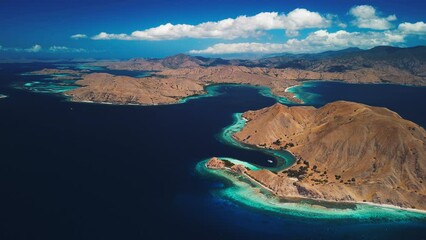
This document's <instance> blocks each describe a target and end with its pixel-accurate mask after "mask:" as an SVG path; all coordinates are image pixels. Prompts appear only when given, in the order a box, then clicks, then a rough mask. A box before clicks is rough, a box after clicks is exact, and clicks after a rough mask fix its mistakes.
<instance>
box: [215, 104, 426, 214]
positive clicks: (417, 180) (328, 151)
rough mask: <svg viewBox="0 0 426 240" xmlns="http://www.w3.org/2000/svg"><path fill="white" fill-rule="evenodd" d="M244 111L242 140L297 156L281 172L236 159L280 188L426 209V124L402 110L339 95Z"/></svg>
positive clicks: (291, 193)
mask: <svg viewBox="0 0 426 240" xmlns="http://www.w3.org/2000/svg"><path fill="white" fill-rule="evenodd" d="M243 117H244V118H245V119H247V123H246V125H245V126H244V128H243V129H242V130H241V131H240V132H238V133H236V134H235V135H234V138H235V139H236V140H238V141H240V142H242V143H245V144H249V145H253V146H256V147H259V148H268V149H276V150H283V149H286V150H288V151H290V152H291V153H292V154H293V155H294V156H295V157H296V162H295V163H294V165H292V166H291V167H290V168H288V169H285V170H283V171H280V172H272V171H269V170H266V169H262V170H255V171H253V170H248V169H244V167H243V166H238V167H237V166H233V168H234V169H235V170H234V171H235V172H239V173H243V174H246V175H247V176H248V177H250V178H251V179H254V180H255V181H257V182H258V183H260V184H261V185H262V186H264V187H265V188H267V189H269V190H270V191H271V192H273V193H274V194H275V195H277V196H279V197H286V198H310V199H317V200H327V201H337V202H361V203H362V202H367V203H368V202H370V203H376V204H388V205H394V206H398V207H403V208H410V209H421V210H426V131H425V130H424V129H423V128H422V127H420V126H418V125H417V124H415V123H413V122H410V121H408V120H405V119H403V118H401V117H400V116H399V115H398V114H397V113H395V112H392V111H390V110H388V109H386V108H379V107H371V106H367V105H363V104H359V103H353V102H346V101H338V102H333V103H330V104H327V105H325V106H324V107H321V108H319V109H316V108H314V107H307V106H297V107H287V106H284V105H281V104H279V103H277V104H275V105H273V106H271V107H268V108H264V109H260V110H257V111H248V112H246V113H244V114H243ZM221 162H222V160H220V159H217V158H213V159H211V160H210V161H209V162H208V163H207V166H208V167H210V168H216V169H217V168H219V169H220V168H225V164H224V163H221Z"/></svg>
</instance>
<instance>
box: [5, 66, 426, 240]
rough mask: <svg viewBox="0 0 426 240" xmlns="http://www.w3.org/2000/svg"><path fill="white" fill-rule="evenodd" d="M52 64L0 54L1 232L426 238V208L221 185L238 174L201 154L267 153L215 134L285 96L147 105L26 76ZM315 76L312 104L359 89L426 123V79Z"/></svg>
mask: <svg viewBox="0 0 426 240" xmlns="http://www.w3.org/2000/svg"><path fill="white" fill-rule="evenodd" d="M44 67H49V64H0V94H5V95H7V96H8V97H7V98H3V99H0V239H43V240H47V239H55V240H57V239H103V240H104V239H425V238H426V220H419V219H415V220H401V221H386V220H384V221H380V220H371V221H369V220H354V219H347V220H345V219H339V220H337V219H334V220H333V219H325V220H319V219H310V218H306V217H304V218H302V217H293V216H287V215H280V214H272V213H269V212H265V211H261V210H259V209H253V208H248V207H245V206H242V205H240V204H238V203H236V202H233V201H230V200H227V199H224V198H221V197H220V196H218V195H216V194H212V192H214V191H215V190H216V189H221V188H226V187H227V186H228V185H229V184H230V183H229V182H224V181H221V180H219V179H214V178H205V177H201V176H199V175H198V174H197V173H196V172H195V166H196V164H197V163H198V162H199V161H201V160H203V159H206V158H209V157H212V156H227V157H232V158H237V159H244V160H245V161H249V162H252V163H256V164H259V165H264V166H266V165H267V159H268V156H266V155H264V154H262V153H261V152H256V151H249V150H244V149H240V148H235V147H232V146H230V145H227V144H223V143H222V142H221V141H219V139H218V138H217V135H218V133H220V132H221V130H222V129H223V128H224V127H226V126H228V125H230V124H231V123H232V121H233V114H234V113H237V112H244V111H247V110H250V109H259V108H262V107H267V106H270V105H272V104H273V103H275V101H276V100H274V99H273V98H268V97H265V96H262V95H261V94H259V90H258V89H255V88H250V87H241V86H239V87H238V86H223V87H221V88H219V92H220V93H221V94H220V95H218V96H215V97H209V98H200V99H193V100H189V101H187V102H186V103H183V104H177V105H169V106H155V107H141V106H112V105H99V104H84V103H72V102H68V101H66V100H65V99H64V98H63V97H61V96H60V95H55V94H45V93H34V92H31V91H26V90H22V89H18V88H16V86H17V85H18V86H20V85H22V84H23V83H24V82H25V81H28V78H29V77H28V76H21V75H20V74H21V73H24V72H29V71H32V70H39V69H41V68H44ZM36 77H37V76H30V78H36ZM308 87H309V88H310V89H309V91H311V92H312V93H314V94H317V95H316V96H315V97H316V101H317V102H314V103H312V102H311V104H314V105H322V104H324V103H326V102H329V101H332V100H337V99H346V100H356V101H359V102H363V103H367V104H374V105H380V106H386V107H389V108H391V109H392V110H394V111H397V112H398V113H400V114H401V115H402V116H403V117H405V118H408V119H410V120H412V121H414V122H417V123H419V124H422V125H423V126H425V125H426V124H425V123H426V114H425V108H424V106H425V102H426V88H413V87H403V86H396V85H348V84H341V83H324V84H316V85H315V86H313V85H310V86H308ZM299 90H300V89H299ZM305 91H308V89H305ZM311 97H312V96H311ZM311 99H312V98H311ZM314 100H315V99H314ZM314 100H312V101H314ZM307 102H308V103H309V101H307Z"/></svg>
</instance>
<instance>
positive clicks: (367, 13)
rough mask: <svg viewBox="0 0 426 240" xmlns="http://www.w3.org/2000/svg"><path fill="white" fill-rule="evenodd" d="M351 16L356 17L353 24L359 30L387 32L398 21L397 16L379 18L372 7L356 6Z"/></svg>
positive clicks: (352, 9) (351, 11)
mask: <svg viewBox="0 0 426 240" xmlns="http://www.w3.org/2000/svg"><path fill="white" fill-rule="evenodd" d="M349 14H350V15H352V16H354V17H355V20H354V21H353V22H352V23H353V24H354V25H355V26H357V27H359V28H369V29H375V30H386V29H390V28H392V27H393V25H392V23H391V21H395V20H396V16H395V15H389V16H387V17H380V16H378V15H377V11H376V9H375V8H374V7H372V6H370V5H359V6H355V7H353V8H351V10H350V11H349Z"/></svg>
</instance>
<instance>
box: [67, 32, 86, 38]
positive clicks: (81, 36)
mask: <svg viewBox="0 0 426 240" xmlns="http://www.w3.org/2000/svg"><path fill="white" fill-rule="evenodd" d="M71 38H72V39H83V38H87V35H86V34H81V33H78V34H74V35H72V36H71Z"/></svg>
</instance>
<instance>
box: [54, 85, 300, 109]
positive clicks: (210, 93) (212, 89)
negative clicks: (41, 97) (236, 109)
mask: <svg viewBox="0 0 426 240" xmlns="http://www.w3.org/2000/svg"><path fill="white" fill-rule="evenodd" d="M227 86H230V87H249V88H254V89H257V90H258V92H259V94H261V95H262V96H265V97H269V98H273V99H275V100H276V101H277V102H280V103H283V104H297V103H296V102H292V101H291V100H289V99H288V98H286V97H284V96H277V95H275V94H273V93H272V91H271V89H270V88H269V87H266V86H254V85H250V84H238V83H214V84H209V85H205V86H204V87H203V91H204V93H202V94H195V95H189V96H186V97H182V98H180V99H176V100H175V102H170V103H158V104H142V103H118V102H97V101H91V100H73V97H72V96H70V95H67V92H68V91H72V90H67V91H64V92H60V94H62V95H63V96H65V97H66V98H67V101H69V102H75V103H90V104H107V105H117V106H144V107H149V106H167V105H175V104H183V103H187V102H188V101H191V100H196V99H201V98H208V97H216V96H219V95H221V94H222V93H220V92H218V91H217V89H216V88H221V87H227ZM296 86H297V85H296ZM80 87H81V86H80Z"/></svg>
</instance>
